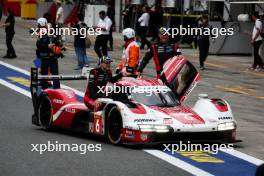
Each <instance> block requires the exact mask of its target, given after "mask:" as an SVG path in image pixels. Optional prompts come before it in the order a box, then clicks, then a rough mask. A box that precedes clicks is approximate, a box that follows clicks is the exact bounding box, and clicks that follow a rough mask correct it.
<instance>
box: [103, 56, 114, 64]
mask: <svg viewBox="0 0 264 176" xmlns="http://www.w3.org/2000/svg"><path fill="white" fill-rule="evenodd" d="M111 62H113V61H112V59H111V58H110V57H108V56H103V57H101V58H100V63H105V64H110V63H111Z"/></svg>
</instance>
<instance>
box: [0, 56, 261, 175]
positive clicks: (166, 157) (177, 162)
mask: <svg viewBox="0 0 264 176" xmlns="http://www.w3.org/2000/svg"><path fill="white" fill-rule="evenodd" d="M0 64H1V65H4V66H6V67H8V68H10V69H13V70H16V71H18V72H21V73H24V74H26V75H29V72H27V71H26V70H23V69H21V68H18V67H15V66H13V65H10V64H7V63H4V62H2V61H0ZM0 84H2V85H4V86H6V87H9V88H10V89H12V90H14V91H17V92H19V93H21V94H23V95H25V96H27V97H29V98H31V95H30V92H28V91H26V90H24V89H22V88H20V87H18V86H15V85H13V84H10V83H9V82H7V81H5V80H2V79H0ZM61 87H62V88H66V89H71V90H73V91H74V92H76V94H77V95H79V96H84V93H83V92H81V91H78V90H76V89H73V88H71V87H69V86H65V85H62V86H61ZM143 151H145V152H147V153H149V154H151V155H153V156H155V157H157V158H160V159H162V160H164V161H167V162H168V163H170V164H172V165H174V166H176V167H179V168H181V169H183V170H186V171H187V172H190V173H192V174H195V175H203V176H206V175H211V174H210V173H208V172H205V171H203V170H201V169H199V168H197V167H194V166H192V165H190V164H189V163H186V162H184V161H182V160H180V159H178V158H175V157H173V156H170V155H168V154H166V153H164V152H162V151H160V150H143ZM224 152H226V153H228V154H230V155H233V156H235V157H238V158H240V159H243V160H245V161H248V162H250V163H253V164H255V165H260V164H262V163H264V161H263V160H260V159H257V158H255V157H252V156H250V155H247V154H245V153H242V152H239V151H237V150H232V151H224ZM197 173H199V174H197ZM200 173H201V174H200Z"/></svg>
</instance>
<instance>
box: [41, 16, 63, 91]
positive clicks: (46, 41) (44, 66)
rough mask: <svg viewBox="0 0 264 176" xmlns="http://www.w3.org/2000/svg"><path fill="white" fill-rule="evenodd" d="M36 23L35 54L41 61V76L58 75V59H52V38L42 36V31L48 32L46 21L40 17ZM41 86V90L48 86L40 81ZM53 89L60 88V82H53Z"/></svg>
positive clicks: (46, 35) (45, 82)
mask: <svg viewBox="0 0 264 176" xmlns="http://www.w3.org/2000/svg"><path fill="white" fill-rule="evenodd" d="M37 23H38V28H39V33H40V34H39V37H38V39H37V42H36V46H37V50H36V54H37V57H38V58H40V59H41V75H48V74H49V73H51V74H52V75H58V74H59V66H58V58H56V57H54V54H53V53H52V48H53V47H54V44H52V38H51V37H50V36H48V34H45V35H42V31H46V30H48V25H47V24H48V23H47V20H46V19H45V18H43V17H42V18H39V19H38V20H37ZM52 55H53V56H52ZM41 86H42V88H43V89H46V88H48V87H49V84H48V82H47V81H42V82H41ZM53 88H54V89H59V88H60V82H59V81H58V80H54V81H53Z"/></svg>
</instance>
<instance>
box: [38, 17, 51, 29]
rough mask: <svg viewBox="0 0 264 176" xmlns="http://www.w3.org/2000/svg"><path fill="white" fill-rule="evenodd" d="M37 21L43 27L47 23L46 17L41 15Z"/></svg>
mask: <svg viewBox="0 0 264 176" xmlns="http://www.w3.org/2000/svg"><path fill="white" fill-rule="evenodd" d="M37 22H38V25H39V26H41V27H44V26H46V25H47V24H48V22H47V20H46V18H43V17H41V18H39V19H38V21H37Z"/></svg>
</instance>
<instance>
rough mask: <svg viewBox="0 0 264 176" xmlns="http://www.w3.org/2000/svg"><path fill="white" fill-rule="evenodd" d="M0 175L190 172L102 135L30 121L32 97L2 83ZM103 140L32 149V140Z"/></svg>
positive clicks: (161, 173)
mask: <svg viewBox="0 0 264 176" xmlns="http://www.w3.org/2000/svg"><path fill="white" fill-rule="evenodd" d="M0 100H1V101H0V107H1V115H0V172H1V173H0V175H3V176H13V175H14V176H16V175H34V176H35V175H38V176H42V175H43V176H47V175H56V176H60V175H63V176H65V175H91V176H92V175H98V176H103V175H105V176H116V175H139V176H140V175H144V176H148V175H149V176H153V175H159V176H162V175H164V176H169V175H175V174H177V176H178V175H179V176H183V175H184V176H188V175H190V174H188V173H186V172H185V171H182V170H181V169H179V168H177V167H175V166H172V165H170V164H167V163H166V162H164V161H162V160H160V159H158V158H155V157H153V156H151V155H149V154H147V153H146V152H143V151H142V150H140V149H134V148H128V147H123V146H113V145H111V144H108V143H106V142H105V141H104V139H101V138H99V139H98V138H94V137H89V136H86V135H84V134H79V133H72V132H68V131H65V130H55V131H53V132H47V131H44V130H42V129H41V128H39V127H37V126H33V125H31V115H32V103H31V99H30V98H28V97H26V96H24V95H22V94H20V93H17V92H14V91H13V90H10V89H9V88H6V87H3V86H2V85H1V86H0ZM48 141H51V142H52V143H53V144H54V143H55V141H58V143H61V144H79V145H80V144H102V151H100V152H87V153H86V154H84V155H81V154H79V152H44V153H43V154H42V155H40V154H39V153H38V152H35V151H34V152H32V151H31V149H32V146H31V144H42V143H43V144H47V142H48Z"/></svg>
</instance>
